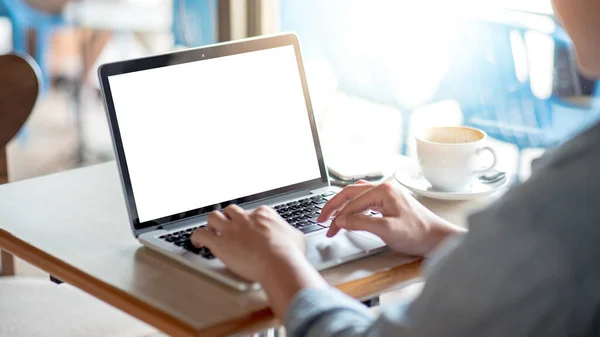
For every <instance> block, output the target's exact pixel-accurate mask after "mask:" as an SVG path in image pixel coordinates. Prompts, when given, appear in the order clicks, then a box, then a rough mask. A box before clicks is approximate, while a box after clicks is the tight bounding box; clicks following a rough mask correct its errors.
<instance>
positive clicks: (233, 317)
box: [0, 162, 487, 336]
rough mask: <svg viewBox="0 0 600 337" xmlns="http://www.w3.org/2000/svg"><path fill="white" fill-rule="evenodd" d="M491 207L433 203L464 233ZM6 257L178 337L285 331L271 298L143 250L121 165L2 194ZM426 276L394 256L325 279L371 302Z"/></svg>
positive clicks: (16, 186)
mask: <svg viewBox="0 0 600 337" xmlns="http://www.w3.org/2000/svg"><path fill="white" fill-rule="evenodd" d="M486 203H487V202H486V201H481V200H480V201H477V202H436V201H433V200H424V204H425V205H426V206H428V207H430V208H431V209H432V210H434V212H437V213H438V214H440V215H441V216H443V217H445V218H447V219H448V220H450V221H453V222H455V223H457V224H464V219H465V215H466V213H467V212H469V211H470V210H472V209H475V208H478V207H481V206H484V205H485V204H486ZM0 247H2V248H3V249H5V250H7V251H9V252H11V253H13V254H14V255H16V256H18V257H20V258H22V259H24V260H25V261H27V262H29V263H31V264H33V265H35V266H37V267H39V268H41V269H43V270H45V271H47V272H49V273H50V274H52V275H54V276H56V277H58V278H59V279H61V280H63V281H65V282H67V283H70V284H72V285H74V286H76V287H78V288H80V289H82V290H84V291H86V292H88V293H90V294H91V295H93V296H95V297H97V298H99V299H101V300H103V301H105V302H107V303H109V304H111V305H113V306H115V307H117V308H119V309H121V310H123V311H125V312H127V313H129V314H131V315H133V316H135V317H137V318H139V319H141V320H143V321H145V322H147V323H148V324H151V325H153V326H155V327H156V328H158V329H159V330H161V331H163V332H165V333H167V334H170V335H172V336H200V335H202V336H217V335H229V334H234V333H251V332H254V331H259V330H261V329H265V328H268V327H272V326H276V325H278V322H277V321H276V320H275V319H274V318H273V314H272V312H271V310H270V309H269V308H268V303H267V301H266V297H265V295H264V293H263V292H262V291H254V292H249V293H242V292H237V291H235V290H232V289H230V288H228V287H227V286H224V285H222V284H220V283H218V282H216V281H213V280H212V279H210V278H207V277H206V276H203V275H202V274H200V273H198V272H196V271H193V270H191V269H189V268H186V267H185V266H182V265H180V264H179V263H176V262H174V261H172V260H170V259H169V258H167V257H164V256H162V255H161V254H158V253H156V252H153V251H151V250H149V249H148V248H145V247H143V246H141V245H140V243H139V242H138V241H137V240H136V239H135V238H134V237H133V235H132V233H131V230H130V226H129V223H128V217H127V211H126V208H125V202H124V199H123V195H122V191H121V186H120V180H119V177H118V172H117V169H116V165H115V163H114V162H110V163H106V164H101V165H95V166H90V167H87V168H83V169H77V170H72V171H68V172H63V173H59V174H55V175H50V176H46V177H40V178H36V179H31V180H26V181H22V182H17V183H13V184H8V185H3V186H0ZM419 267H420V262H419V261H415V259H414V258H411V257H406V256H402V255H399V254H395V253H392V252H387V253H383V254H379V255H376V256H372V257H368V258H365V259H362V260H359V261H354V262H351V263H348V264H345V265H342V266H339V267H336V268H333V269H330V270H327V271H325V272H324V273H323V275H324V276H325V278H326V279H327V280H328V281H329V282H330V283H331V284H335V285H337V287H338V288H340V289H341V290H342V291H344V292H346V293H348V294H350V295H351V296H354V297H356V298H361V299H366V298H369V297H372V296H376V295H379V294H380V293H382V292H385V291H386V290H389V289H391V288H394V287H397V286H398V285H400V284H401V283H403V282H405V281H407V280H410V279H412V278H415V277H417V276H418V275H419ZM274 277H276V275H274Z"/></svg>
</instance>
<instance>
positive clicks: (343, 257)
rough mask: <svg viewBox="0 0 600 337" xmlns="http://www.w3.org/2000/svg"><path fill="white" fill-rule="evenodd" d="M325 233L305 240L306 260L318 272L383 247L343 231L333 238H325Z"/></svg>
mask: <svg viewBox="0 0 600 337" xmlns="http://www.w3.org/2000/svg"><path fill="white" fill-rule="evenodd" d="M325 233H326V231H321V232H320V233H319V234H317V235H311V236H308V237H307V238H306V239H307V240H308V245H307V249H306V255H307V257H308V260H309V261H310V262H311V263H312V264H313V266H315V268H317V269H319V270H322V269H325V268H329V267H332V266H334V265H338V264H340V263H343V262H346V261H350V260H353V259H356V258H359V257H361V256H364V255H367V254H368V253H369V252H370V251H372V250H375V249H378V248H381V247H383V246H385V244H383V242H381V241H377V240H372V239H371V238H368V237H365V236H363V235H360V234H358V233H353V232H349V231H346V230H343V229H342V230H341V231H340V232H339V233H338V234H337V235H336V236H335V237H333V238H328V237H326V236H325Z"/></svg>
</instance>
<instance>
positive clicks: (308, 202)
mask: <svg viewBox="0 0 600 337" xmlns="http://www.w3.org/2000/svg"><path fill="white" fill-rule="evenodd" d="M334 194H335V193H333V192H328V193H324V194H321V195H315V196H312V197H308V198H304V199H300V200H296V201H292V202H288V203H287V204H282V205H278V206H275V210H276V211H277V213H279V215H280V216H281V217H282V218H284V219H285V220H286V221H287V222H288V223H289V224H290V225H292V226H294V227H295V228H298V229H299V230H301V231H302V233H305V234H308V233H312V232H316V231H318V230H321V229H323V228H324V227H322V226H319V225H318V224H317V218H318V217H319V215H320V214H321V209H322V208H323V206H325V203H326V202H327V201H328V200H329V199H331V197H332V196H333V195H334Z"/></svg>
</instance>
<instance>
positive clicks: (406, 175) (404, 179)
mask: <svg viewBox="0 0 600 337" xmlns="http://www.w3.org/2000/svg"><path fill="white" fill-rule="evenodd" d="M394 177H395V178H396V180H397V181H398V182H399V183H400V184H401V185H402V186H404V187H406V188H408V189H409V190H410V191H412V192H414V193H416V194H418V195H422V196H424V197H427V198H432V199H440V200H471V199H476V198H481V197H485V196H488V195H490V194H493V193H496V192H498V191H500V190H502V189H504V188H506V187H508V184H509V179H508V176H507V175H504V177H503V178H501V179H499V180H498V181H495V182H493V183H483V182H482V181H481V180H479V179H473V183H472V184H471V186H469V188H468V189H467V190H465V191H460V192H446V191H440V190H436V189H434V188H433V187H432V186H431V184H430V183H429V181H427V179H425V177H423V174H422V173H421V170H419V169H418V167H415V166H408V165H407V166H405V167H403V168H401V169H400V170H398V171H396V173H395V174H394Z"/></svg>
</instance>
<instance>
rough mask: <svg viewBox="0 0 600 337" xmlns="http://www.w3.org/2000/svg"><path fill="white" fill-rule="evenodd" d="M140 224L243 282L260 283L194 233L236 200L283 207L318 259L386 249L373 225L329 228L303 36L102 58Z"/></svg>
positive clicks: (156, 238)
mask: <svg viewBox="0 0 600 337" xmlns="http://www.w3.org/2000/svg"><path fill="white" fill-rule="evenodd" d="M99 77H100V82H101V87H102V92H103V95H104V102H105V108H106V111H107V116H108V121H109V125H110V130H111V134H112V138H113V144H114V148H115V152H116V158H117V163H118V167H119V171H120V174H121V180H122V186H123V191H124V195H125V200H126V204H127V208H128V212H129V217H130V224H131V228H132V231H133V234H134V235H135V236H136V237H137V238H138V240H139V241H140V242H141V243H142V244H143V245H145V246H147V247H150V248H152V249H153V250H156V251H157V252H160V253H162V254H165V255H166V256H169V257H171V258H173V259H174V260H177V261H179V262H181V263H183V264H185V265H188V266H190V267H191V268H194V269H196V270H198V271H200V272H202V273H204V274H206V275H208V276H210V277H213V278H215V279H217V280H219V281H221V282H223V283H225V284H227V285H229V286H231V287H234V288H236V289H238V290H241V291H246V290H252V289H257V288H258V285H257V284H253V283H249V282H247V281H245V280H243V279H241V278H239V277H238V276H236V275H234V274H233V273H231V272H229V271H228V270H227V268H226V267H225V266H224V265H223V263H222V262H221V261H220V260H219V259H218V258H216V257H214V255H212V253H211V252H210V251H209V250H208V249H206V248H196V247H193V246H192V245H191V244H190V241H189V237H190V236H191V233H192V232H193V231H194V230H196V229H197V228H198V227H201V226H205V225H206V218H207V216H208V214H209V213H210V212H212V211H214V210H218V209H222V208H224V207H226V206H227V205H229V204H237V205H239V206H241V207H243V208H244V209H246V210H252V209H254V208H256V207H258V206H260V205H269V206H272V207H274V208H275V209H276V210H277V211H278V212H279V214H280V215H281V216H282V217H284V218H285V219H286V220H287V221H288V222H289V223H290V225H293V226H294V227H296V228H298V229H299V230H301V231H303V232H304V233H305V235H306V240H307V258H308V260H309V261H310V262H311V263H312V265H313V266H314V267H315V268H317V269H318V270H323V269H327V268H330V267H333V266H336V265H339V264H342V263H345V262H348V261H352V260H356V259H359V258H362V257H365V256H368V255H372V254H375V253H379V252H381V251H383V250H385V249H387V248H386V246H385V244H384V243H383V241H382V240H381V239H379V238H377V237H376V236H374V235H370V234H368V233H364V232H360V233H359V232H350V231H341V232H340V233H339V234H338V235H337V236H335V237H334V238H327V237H326V236H325V234H326V232H327V229H326V228H327V227H328V225H329V221H328V222H326V223H322V224H319V223H316V221H315V219H316V217H317V216H318V212H319V211H320V208H322V206H323V205H324V204H325V202H326V201H327V200H329V199H330V198H331V197H332V196H333V195H334V194H335V193H337V192H338V191H339V188H337V187H332V186H330V184H329V180H328V175H327V169H326V166H325V162H324V159H323V154H322V150H321V146H320V143H319V138H318V133H317V128H316V123H315V119H314V115H313V111H312V105H311V103H310V97H309V94H308V88H307V84H306V78H305V74H304V68H303V64H302V59H301V54H300V48H299V44H298V40H297V37H296V36H295V35H294V34H280V35H275V36H268V37H260V38H252V39H246V40H240V41H235V42H228V43H221V44H216V45H211V46H207V47H202V48H196V49H190V50H185V51H180V52H175V53H171V54H164V55H158V56H153V57H148V58H143V59H136V60H128V61H123V62H116V63H110V64H105V65H103V66H102V67H100V69H99Z"/></svg>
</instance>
